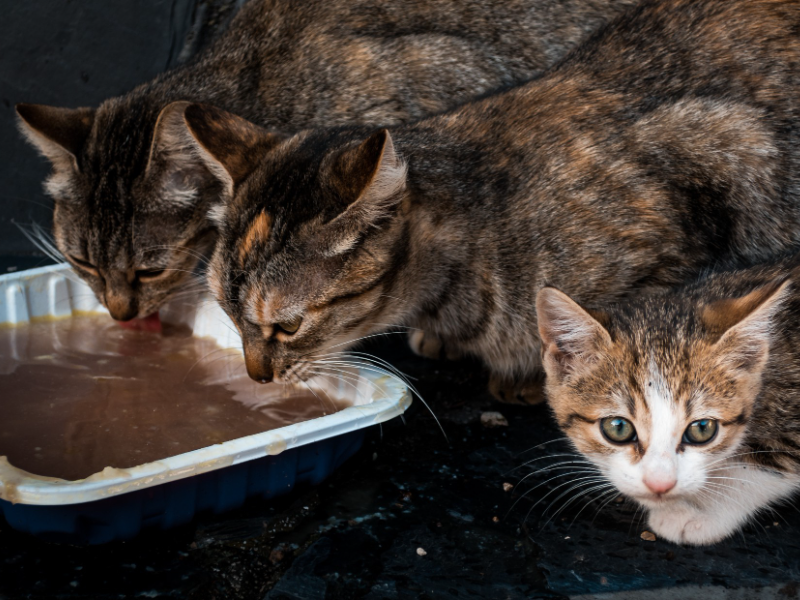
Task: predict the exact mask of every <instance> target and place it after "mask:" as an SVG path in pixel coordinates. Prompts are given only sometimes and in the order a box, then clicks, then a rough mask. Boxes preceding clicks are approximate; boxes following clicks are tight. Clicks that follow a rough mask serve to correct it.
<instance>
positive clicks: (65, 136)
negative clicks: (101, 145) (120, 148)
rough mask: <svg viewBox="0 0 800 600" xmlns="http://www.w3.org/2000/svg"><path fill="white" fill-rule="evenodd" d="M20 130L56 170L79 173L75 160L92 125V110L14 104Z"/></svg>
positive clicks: (93, 111)
mask: <svg viewBox="0 0 800 600" xmlns="http://www.w3.org/2000/svg"><path fill="white" fill-rule="evenodd" d="M16 109H17V116H18V118H19V119H18V121H19V129H20V131H21V132H22V134H23V135H24V136H25V137H26V138H27V139H28V141H29V142H30V143H31V144H33V145H34V146H36V148H38V150H39V152H41V153H42V154H43V155H44V156H46V157H47V158H48V159H50V162H52V163H53V167H55V168H56V169H59V170H64V169H74V170H76V171H77V170H78V160H77V157H78V155H79V154H80V151H81V150H82V149H83V146H84V144H85V143H86V139H87V138H88V137H89V132H90V131H91V130H92V124H93V123H94V113H95V110H94V109H93V108H59V107H56V106H45V105H43V104H17V106H16Z"/></svg>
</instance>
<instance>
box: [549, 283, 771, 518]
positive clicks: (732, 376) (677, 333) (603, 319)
mask: <svg viewBox="0 0 800 600" xmlns="http://www.w3.org/2000/svg"><path fill="white" fill-rule="evenodd" d="M758 292H759V294H760V295H758V294H757V296H758V297H749V299H748V297H746V298H744V299H737V300H736V301H732V302H727V301H726V302H725V303H724V306H723V305H722V304H719V303H717V304H712V305H708V306H706V307H704V308H702V309H701V308H698V309H697V310H695V307H692V306H691V305H689V303H688V302H687V303H684V304H683V305H681V304H680V303H676V302H672V303H670V302H665V301H663V300H659V299H654V300H651V301H648V302H645V303H642V304H640V305H637V306H636V307H633V308H631V307H629V308H627V309H625V308H623V309H620V310H618V311H615V312H614V313H613V314H610V315H604V316H601V315H596V316H597V317H598V318H595V317H594V316H592V315H590V314H589V313H587V312H585V311H583V309H581V308H580V307H579V306H578V305H577V304H575V303H574V302H572V301H571V300H570V299H569V298H568V297H566V296H565V295H564V294H562V293H561V292H558V291H556V290H553V289H551V288H545V290H542V292H541V293H540V295H539V299H538V303H537V306H538V313H539V327H540V331H541V334H542V340H543V342H544V346H545V350H544V362H545V368H546V370H547V383H546V385H547V394H548V399H549V401H550V404H551V407H552V409H553V411H554V413H555V415H556V418H557V420H558V422H559V424H560V425H561V427H562V428H563V430H564V431H565V432H566V434H567V435H568V436H569V438H570V440H571V441H572V443H573V444H574V445H575V447H576V448H577V449H578V450H579V451H580V452H581V453H582V454H584V455H585V456H586V457H587V458H589V460H591V461H592V462H593V463H594V464H595V465H596V466H597V467H598V468H599V469H600V470H601V472H602V473H603V474H604V475H605V476H606V477H607V478H608V479H609V480H610V481H611V482H612V483H613V484H614V485H615V486H616V487H617V488H618V489H619V490H620V491H621V492H622V493H624V494H626V495H628V496H630V497H631V498H634V499H635V500H637V501H639V502H640V503H641V504H643V505H645V506H646V507H648V508H655V507H659V506H664V504H665V503H671V502H689V503H692V502H701V501H703V500H705V501H708V500H709V498H710V497H713V496H714V495H715V494H716V493H718V489H719V487H720V485H719V484H720V482H719V481H718V480H715V479H714V478H715V477H718V474H715V473H717V471H719V470H720V469H721V467H722V463H723V460H724V459H726V458H728V457H730V456H732V455H734V454H736V452H737V448H738V447H739V445H740V444H741V443H742V441H743V438H744V435H745V433H746V425H747V421H748V418H749V415H750V413H751V411H752V408H753V404H754V402H755V399H756V396H757V395H758V392H759V390H760V382H761V371H762V369H763V367H764V364H765V362H766V359H767V355H768V347H769V346H768V339H767V336H768V330H769V318H770V317H771V314H772V313H771V311H772V310H773V307H774V305H775V303H776V298H775V295H776V294H777V292H776V288H775V287H772V288H770V289H768V290H766V291H758ZM754 293H756V292H754ZM770 294H772V296H770ZM735 302H739V306H738V308H737V309H735V310H734V309H732V308H731V307H732V306H734V304H735ZM749 311H752V312H749ZM722 321H726V322H725V323H724V324H722ZM723 483H724V482H723Z"/></svg>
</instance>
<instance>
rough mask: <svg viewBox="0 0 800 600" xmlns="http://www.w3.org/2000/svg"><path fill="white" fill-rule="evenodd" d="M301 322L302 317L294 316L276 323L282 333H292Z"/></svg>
mask: <svg viewBox="0 0 800 600" xmlns="http://www.w3.org/2000/svg"><path fill="white" fill-rule="evenodd" d="M302 322H303V317H295V318H294V319H291V320H290V321H282V322H281V323H278V328H279V329H281V330H282V331H283V332H284V333H288V334H289V335H292V334H293V333H294V332H295V331H297V330H298V329H300V324H301V323H302Z"/></svg>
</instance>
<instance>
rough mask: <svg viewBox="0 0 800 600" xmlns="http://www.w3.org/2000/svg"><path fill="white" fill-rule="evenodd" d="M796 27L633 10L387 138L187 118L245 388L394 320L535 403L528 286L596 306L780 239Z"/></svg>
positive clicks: (752, 15)
mask: <svg viewBox="0 0 800 600" xmlns="http://www.w3.org/2000/svg"><path fill="white" fill-rule="evenodd" d="M798 32H800V3H798V2H797V1H786V0H783V1H777V0H775V1H763V0H761V1H758V0H726V1H724V2H719V1H715V0H663V1H660V2H653V1H646V2H643V3H642V4H641V5H640V6H638V7H637V8H635V9H633V10H632V11H630V12H628V13H626V14H625V15H624V16H623V17H621V18H620V19H619V20H617V21H616V22H614V23H613V24H612V25H610V26H609V27H607V28H605V29H604V30H603V31H602V32H601V33H600V34H598V35H597V36H594V37H593V38H592V39H591V40H589V41H588V42H587V43H586V44H585V45H583V46H582V47H581V48H580V49H579V50H578V51H576V52H574V53H572V54H571V55H570V56H569V57H568V58H567V59H566V60H565V61H564V62H562V63H560V64H559V65H558V66H556V67H555V68H554V69H553V70H552V71H550V72H549V73H548V74H546V75H545V76H543V77H542V78H540V79H538V80H536V81H533V82H530V83H527V84H525V85H523V86H521V87H518V88H515V89H513V90H510V91H507V92H505V93H502V94H499V95H496V96H492V97H488V98H486V99H483V100H481V101H477V102H474V103H471V104H468V105H465V106H463V107H460V108H458V109H456V110H454V111H452V112H449V113H445V114H442V115H438V116H435V117H431V118H428V119H425V120H422V121H419V122H417V123H415V124H411V125H402V126H397V127H393V128H391V129H390V130H387V129H382V130H377V131H375V130H374V129H369V128H366V127H353V128H341V129H337V130H311V131H305V132H302V133H300V134H296V135H293V136H284V135H281V134H279V133H275V132H269V131H266V130H261V129H259V128H258V127H256V126H254V125H251V124H249V123H247V122H245V121H243V120H241V119H237V118H236V117H233V116H232V115H229V114H227V113H224V112H222V111H220V110H217V109H214V108H210V107H207V106H202V105H193V106H192V107H191V108H189V109H187V110H186V113H185V117H186V121H187V123H188V126H189V129H190V131H191V132H192V133H193V135H194V139H195V140H196V142H197V150H198V155H199V156H200V157H202V158H203V159H204V160H205V161H206V164H207V165H208V167H209V169H210V170H212V171H213V172H214V173H216V174H217V175H218V176H219V177H220V181H222V182H223V184H224V185H225V186H228V187H229V188H230V189H232V190H234V196H233V199H232V200H231V201H230V202H229V203H227V204H226V205H224V206H223V207H221V208H220V209H219V210H216V211H214V213H213V217H214V219H215V220H216V221H217V222H218V223H219V224H220V231H221V236H220V240H219V242H218V245H217V248H216V251H215V253H214V256H213V259H212V261H211V264H210V270H209V273H210V277H209V281H210V285H211V287H212V289H213V291H214V293H215V294H216V297H217V298H218V299H219V301H220V303H221V304H222V306H223V307H224V308H225V310H226V311H227V312H228V313H229V315H230V316H231V317H232V319H233V321H234V322H235V323H236V325H237V326H238V328H239V329H240V331H241V333H242V336H243V342H244V350H245V355H246V361H247V366H248V370H249V373H250V374H251V376H252V377H253V378H254V379H256V380H259V381H269V380H271V379H275V380H276V381H293V380H295V379H297V378H305V377H308V376H310V375H311V374H313V373H314V372H316V370H317V369H319V368H322V367H320V366H319V365H321V364H324V360H326V359H325V355H326V354H327V353H329V352H331V351H334V350H335V351H339V350H343V349H344V348H345V347H346V346H347V345H348V344H350V343H352V342H353V341H354V340H356V339H358V338H360V337H362V336H366V335H370V334H373V333H376V332H380V331H384V330H386V329H387V328H390V327H392V326H400V325H405V326H411V327H416V328H419V329H421V330H423V331H425V332H429V333H431V334H433V335H435V336H436V337H437V338H438V339H440V340H442V341H443V342H444V343H445V344H446V345H447V346H448V347H452V348H455V349H457V350H458V351H460V352H467V353H471V354H474V355H477V356H479V357H481V358H482V359H483V360H484V361H485V362H486V363H487V364H488V366H489V368H490V370H491V372H492V373H493V375H494V380H493V384H494V385H493V388H494V389H495V391H496V392H497V393H498V394H499V395H502V396H504V397H505V398H506V399H512V400H513V399H523V400H527V401H535V400H537V399H538V398H539V394H538V390H539V388H538V386H533V385H531V382H532V380H535V378H536V377H537V376H538V375H539V372H540V367H541V363H540V344H539V337H538V335H537V333H536V332H537V326H536V311H535V307H534V302H533V300H534V298H535V297H536V293H537V292H538V291H539V289H541V288H542V287H543V286H544V285H545V284H551V285H556V286H558V287H560V288H562V289H565V290H567V291H568V292H569V293H571V294H574V295H575V296H576V297H577V298H579V299H580V301H582V302H592V303H594V302H599V301H608V300H613V299H618V298H621V297H623V296H625V295H626V294H627V293H628V292H629V291H631V290H633V289H635V288H648V287H657V286H670V285H674V284H675V283H677V282H682V281H686V280H688V279H689V278H691V277H692V276H693V274H695V273H697V272H698V271H699V270H701V269H702V268H704V267H706V266H708V265H711V264H713V263H715V262H717V261H719V260H722V259H725V258H731V257H735V258H741V257H748V258H750V259H753V260H755V259H759V258H762V257H764V258H766V257H769V256H771V255H774V254H775V253H777V252H780V251H781V250H782V249H785V248H786V247H788V246H789V245H791V244H794V243H797V242H800V147H799V146H798V141H800V138H798V133H799V132H798V121H797V116H798V110H800V104H798V98H800V71H798V69H797V64H798V61H800V37H798ZM316 360H321V361H323V362H321V363H316V362H315V361H316Z"/></svg>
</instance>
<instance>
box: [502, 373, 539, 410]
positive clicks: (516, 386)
mask: <svg viewBox="0 0 800 600" xmlns="http://www.w3.org/2000/svg"><path fill="white" fill-rule="evenodd" d="M543 384H544V375H542V376H540V377H533V378H529V379H525V380H515V379H508V378H506V377H504V376H502V375H496V374H494V373H493V374H492V375H490V376H489V393H491V394H492V396H494V397H495V398H496V399H497V400H499V401H500V402H504V403H505V404H541V403H542V402H544V401H545V396H544V385H543Z"/></svg>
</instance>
